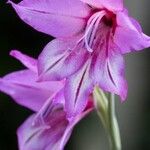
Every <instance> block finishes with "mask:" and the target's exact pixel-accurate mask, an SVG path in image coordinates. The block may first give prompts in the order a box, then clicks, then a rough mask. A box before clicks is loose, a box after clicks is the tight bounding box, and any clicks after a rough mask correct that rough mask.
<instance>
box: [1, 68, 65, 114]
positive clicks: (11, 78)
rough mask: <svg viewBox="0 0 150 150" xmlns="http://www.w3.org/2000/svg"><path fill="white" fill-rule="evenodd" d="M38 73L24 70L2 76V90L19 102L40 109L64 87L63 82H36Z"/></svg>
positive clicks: (36, 109)
mask: <svg viewBox="0 0 150 150" xmlns="http://www.w3.org/2000/svg"><path fill="white" fill-rule="evenodd" d="M36 80H37V74H36V73H34V72H32V71H30V70H22V71H18V72H14V73H11V74H8V75H6V76H5V77H3V78H0V91H2V92H4V93H6V94H8V95H10V96H11V97H12V98H13V99H14V100H15V101H16V102H17V103H19V104H20V105H23V106H25V107H28V108H30V109H32V110H34V111H38V110H39V109H40V108H41V106H42V105H43V103H44V102H45V100H46V99H48V98H49V97H50V96H52V95H53V94H54V93H55V92H57V91H58V90H60V89H61V88H62V87H63V83H62V82H41V83H38V82H36Z"/></svg>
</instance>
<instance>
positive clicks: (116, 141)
mask: <svg viewBox="0 0 150 150" xmlns="http://www.w3.org/2000/svg"><path fill="white" fill-rule="evenodd" d="M108 119H109V135H110V144H111V149H112V150H121V138H120V132H119V126H118V122H117V119H116V114H115V95H114V94H110V99H109V100H108Z"/></svg>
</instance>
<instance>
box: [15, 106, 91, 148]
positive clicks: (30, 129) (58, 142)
mask: <svg viewBox="0 0 150 150" xmlns="http://www.w3.org/2000/svg"><path fill="white" fill-rule="evenodd" d="M91 110H92V108H90V109H87V110H85V111H84V112H82V113H81V114H80V115H78V116H76V117H75V118H72V120H70V121H68V119H67V117H66V113H65V111H64V109H63V107H62V105H60V104H55V105H53V108H52V109H51V111H49V114H48V115H47V118H45V119H46V120H45V125H44V124H42V123H41V124H40V123H39V124H33V122H34V117H35V115H33V116H31V117H30V118H29V119H27V121H25V123H24V124H23V125H22V126H21V127H20V128H19V129H18V132H17V135H18V140H19V148H20V150H63V149H64V147H65V144H66V143H67V141H68V139H69V137H70V135H71V133H72V130H73V128H74V126H75V125H76V124H77V123H78V122H79V121H80V120H81V119H82V118H83V117H84V116H86V115H87V114H88V113H89V112H90V111H91Z"/></svg>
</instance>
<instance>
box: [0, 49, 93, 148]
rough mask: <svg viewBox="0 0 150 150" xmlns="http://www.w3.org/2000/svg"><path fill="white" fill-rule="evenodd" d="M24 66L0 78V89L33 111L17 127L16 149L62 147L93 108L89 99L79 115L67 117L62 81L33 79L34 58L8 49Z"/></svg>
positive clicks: (34, 72) (34, 73)
mask: <svg viewBox="0 0 150 150" xmlns="http://www.w3.org/2000/svg"><path fill="white" fill-rule="evenodd" d="M10 54H11V55H12V56H13V57H15V58H17V59H19V60H20V61H21V62H22V63H23V64H24V65H25V66H26V67H27V68H28V69H25V70H21V71H16V72H13V73H11V74H8V75H6V76H5V77H3V78H0V91H2V92H4V93H6V94H8V95H10V96H11V97H12V98H13V99H14V100H15V101H16V102H17V103H18V104H20V105H23V106H25V107H28V108H30V109H31V110H33V111H34V114H33V115H31V116H30V117H29V118H28V119H27V120H26V121H25V122H24V123H23V124H22V125H21V126H20V127H19V129H18V131H17V135H18V144H19V149H20V150H49V149H50V150H63V149H64V147H65V145H66V143H67V141H68V139H69V137H70V135H71V133H72V130H73V128H74V126H75V125H76V124H77V123H78V122H79V121H80V120H81V119H82V118H83V117H85V116H86V115H87V114H88V113H89V112H91V111H92V109H93V104H92V101H91V100H89V101H88V105H87V107H86V108H85V109H84V111H82V112H81V113H80V114H79V115H77V116H75V117H72V118H67V115H66V111H65V109H64V103H65V99H64V92H63V90H64V84H65V81H44V82H37V79H38V75H37V60H35V59H33V58H31V57H29V56H26V55H24V54H22V53H20V52H19V51H11V53H10Z"/></svg>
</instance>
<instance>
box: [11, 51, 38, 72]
mask: <svg viewBox="0 0 150 150" xmlns="http://www.w3.org/2000/svg"><path fill="white" fill-rule="evenodd" d="M10 55H11V56H13V57H14V58H16V59H18V60H19V61H20V62H21V63H22V64H23V65H24V66H26V67H27V68H28V69H30V70H32V71H34V72H36V73H37V60H36V59H34V58H32V57H30V56H27V55H25V54H23V53H21V52H20V51H17V50H12V51H11V52H10Z"/></svg>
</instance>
